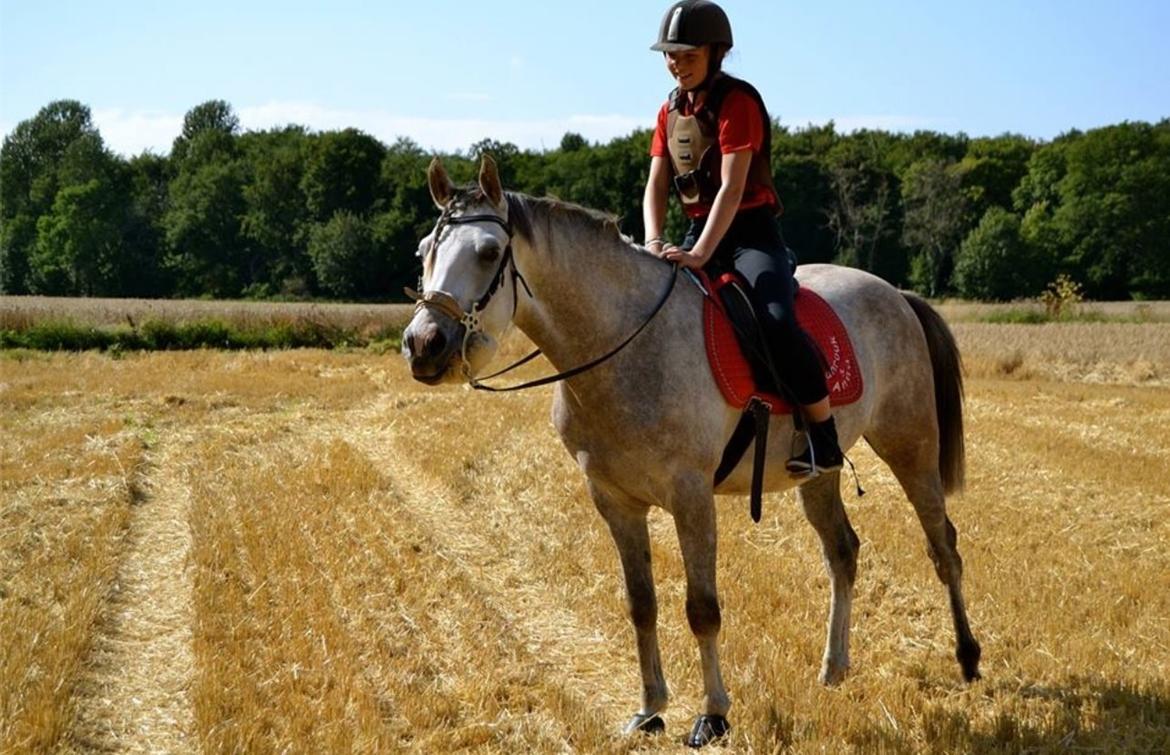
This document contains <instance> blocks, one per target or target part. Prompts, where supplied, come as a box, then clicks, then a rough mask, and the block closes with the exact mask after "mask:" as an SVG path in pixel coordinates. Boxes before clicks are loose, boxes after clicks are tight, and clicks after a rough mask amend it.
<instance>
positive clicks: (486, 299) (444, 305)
mask: <svg viewBox="0 0 1170 755" xmlns="http://www.w3.org/2000/svg"><path fill="white" fill-rule="evenodd" d="M453 205H454V203H452V204H450V205H448V206H447V208H446V209H444V210H443V212H442V214H441V215H439V220H438V222H437V223H436V224H435V230H434V233H432V234H431V243H430V246H429V247H428V248H427V251H426V255H427V256H429V255H431V254H434V253H435V251H436V250H437V249H438V247H439V238H440V236H441V235H442V233H443V230H444V228H445V227H446V226H448V225H461V224H465V223H495V224H496V225H498V226H500V227H501V228H503V229H504V233H506V234H508V245H507V246H506V247H505V248H504V253H503V254H502V255H501V256H500V265H499V267H497V268H496V274H495V275H494V276H492V280H491V282H490V283H489V284H488V287H487V290H486V291H485V292H484V294H483V296H481V297H479V298H478V299H477V300H476V301H475V302H474V303H473V304H472V305H471V309H469V310H464V309H463V307H461V306H460V305H459V301H458V300H457V299H456V298H455V297H454V296H452V295H451V294H449V293H447V292H446V291H441V290H439V289H432V290H430V291H425V290H424V291H423V292H422V293H421V294H420V293H418V292H417V291H415V290H413V289H411V288H406V289H405V291H406V295H407V296H409V297H410V298H411V299H413V300H414V301H415V306H414V309H415V312H416V313H417V312H418V311H419V310H421V309H425V308H428V307H429V308H431V309H436V310H438V311H439V312H442V313H443V314H445V315H447V316H448V317H450V318H451V319H453V320H455V321H457V322H459V323H460V324H461V325H463V329H464V332H463V343H462V346H461V349H460V359H461V360H462V363H463V364H462V370H463V376H464V377H466V378H467V382H468V384H470V385H471V387H472V388H474V389H476V390H479V391H491V392H493V393H507V392H509V391H519V390H523V389H525V388H535V387H537V386H541V385H548V384H550V383H557V382H560V381H561V380H567V379H569V378H571V377H573V376H575V375H580V374H581V373H583V372H586V371H587V370H591V369H593V368H594V367H596V366H598V365H599V364H601V363H602V362H605V361H607V360H608V359H610V358H611V357H613V356H614V355H615V354H617V353H618V352H619V351H621V350H622V349H624V348H625V347H626V346H627V345H628V344H629V343H630V341H633V340H634V338H636V337H637V336H638V334H639V333H641V332H642V331H643V330H644V329H645V328H646V326H647V325H649V324H650V321H651V320H653V319H654V317H655V316H656V315H657V314H658V313H659V311H661V310H662V307H663V306H664V305H665V304H666V300H667V299H669V298H670V294H671V292H672V291H674V284H675V281H676V280H678V270H679V268H678V265H676V264H671V272H670V280H669V281H668V283H667V287H666V290H665V291H663V292H662V296H661V297H659V299H658V303H657V304H655V305H654V309H653V311H651V312H650V314H649V315H648V316H647V317H646V319H645V320H644V321H643V322H642V324H641V325H639V326H638V328H637V329H636V330H635V331H634V332H633V333H631V334H630V335H629V336H627V337H626V339H625V340H623V341H622V342H621V343H619V344H618V345H617V346H615V347H614V348H613V349H611V350H610V351H608V352H606V353H605V354H603V355H602V356H600V357H597V358H596V359H593V360H590V361H589V362H586V363H585V364H582V365H579V366H577V367H574V368H572V369H570V370H565V371H564V372H558V373H557V374H555V375H548V376H546V377H543V378H539V379H537V380H530V381H528V382H526V383H521V384H519V385H512V386H508V387H506V388H496V387H494V386H490V385H485V384H484V383H483V382H482V381H483V380H491V379H492V378H495V377H499V376H500V375H504V374H506V373H508V372H511V371H512V370H514V369H516V368H517V367H520V366H521V365H524V364H527V363H528V362H530V361H532V360H533V359H535V358H536V357H538V356H540V353H541V351H540V349H536V350H535V351H533V352H532V353H531V354H528V355H527V356H525V357H524V358H522V359H520V360H518V361H516V362H513V363H512V364H510V365H508V366H507V367H505V368H504V369H502V370H499V371H498V372H493V373H492V374H490V375H487V376H485V377H483V378H476V377H475V375H473V374H472V372H471V362H470V360H468V358H467V345H468V344H469V343H471V338H472V336H474V335H475V334H476V333H482V332H484V330H483V322H482V319H481V317H480V315H481V314H482V313H483V312H484V310H486V309H487V306H488V304H489V303H490V302H491V298H492V296H493V295H495V293H496V292H497V291H498V290H499V289H500V287H501V286H502V285H503V283H504V276H505V275H506V271H507V270H508V268H509V266H510V267H511V272H512V318H513V319H514V318H515V317H516V308H517V306H518V305H519V301H518V296H519V292H518V289H517V285H516V284H517V283H520V284H523V286H524V291H525V292H526V293H527V294H528V297H529V298H530V299H533V298H535V297H534V296H533V295H532V289H530V288H529V287H528V281H526V280H524V276H523V275H521V274H520V269H519V268H518V267H516V259H515V257H514V255H513V253H512V224H511V223H510V222H508V221H507V220H505V219H504V218H501V217H500V216H499V215H490V214H489V215H453V214H452V213H453V212H454V209H455V208H454V206H453ZM419 287H420V288H422V283H421V279H420V282H419Z"/></svg>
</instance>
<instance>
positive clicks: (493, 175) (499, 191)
mask: <svg viewBox="0 0 1170 755" xmlns="http://www.w3.org/2000/svg"><path fill="white" fill-rule="evenodd" d="M479 188H480V191H482V192H483V193H484V195H485V196H486V197H487V198H488V199H489V200H491V203H492V204H494V205H495V206H496V207H503V206H504V187H503V186H501V185H500V173H499V171H498V170H496V161H495V160H493V159H492V158H491V155H486V154H485V155H484V156H483V159H481V160H480V162H479Z"/></svg>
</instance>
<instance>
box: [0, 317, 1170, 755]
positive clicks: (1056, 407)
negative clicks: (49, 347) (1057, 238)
mask: <svg viewBox="0 0 1170 755" xmlns="http://www.w3.org/2000/svg"><path fill="white" fill-rule="evenodd" d="M1168 327H1170V325H1164V324H1157V323H1154V324H1147V325H1121V324H1117V325H1113V324H1090V325H1084V326H1083V327H1081V326H1076V325H1060V326H1047V325H1046V326H1028V325H996V326H988V325H984V324H980V323H964V324H959V325H957V326H956V333H957V335H958V336H959V339H960V342H961V345H962V346H963V348H964V350H965V353H966V355H967V360H968V364H969V365H970V367H971V371H970V377H969V380H968V385H967V397H968V403H967V443H968V453H969V460H968V461H969V464H968V468H969V473H968V489H967V492H966V493H965V494H964V495H962V496H960V497H956V498H953V499H952V500H951V501H950V504H949V509H950V513H951V518H952V519H953V520H954V522H955V525H956V526H957V528H958V530H959V538H960V540H959V543H960V549H961V552H962V554H963V557H964V561H965V567H966V570H965V572H966V581H965V586H966V593H967V599H968V604H969V607H970V611H971V616H972V621H973V624H974V628H975V631H976V633H977V635H978V637H979V639H980V640H981V641H982V643H983V650H984V665H983V674H984V679H983V680H982V681H981V682H978V683H976V684H974V685H970V686H968V685H964V684H963V683H962V681H961V679H960V676H959V671H958V667H957V664H955V662H954V660H953V659H952V652H953V640H952V634H951V628H950V615H949V611H948V609H947V606H946V602H945V601H946V598H945V591H944V590H943V588H942V586H941V585H940V584H938V582H937V581H936V579H935V577H934V572H933V569H932V567H931V565H930V562H929V559H928V558H927V556H926V554H925V549H924V543H923V538H922V534H921V530H920V529H919V527H918V524H917V521H916V519H915V517H914V514H913V512H912V510H911V508H910V506H909V504H908V503H907V502H906V500H905V498H904V497H903V495H902V494H901V492H900V490H899V489H898V487H897V484H896V482H895V481H894V480H893V478H892V476H891V475H890V474H889V472H888V471H887V470H886V469H885V467H883V466H881V465H880V463H879V462H878V461H877V460H876V458H875V457H874V456H873V454H872V453H871V452H869V450H868V449H867V448H865V447H864V445H862V446H860V447H858V448H857V449H856V452H855V461H856V462H857V464H858V472H859V474H860V475H861V478H862V481H863V483H864V485H865V487H866V488H867V490H868V495H866V496H865V498H863V499H857V498H855V497H854V496H853V495H852V494H848V495H847V498H846V507H847V509H848V511H849V515H850V517H851V518H852V520H853V523H854V526H855V527H856V529H857V531H858V533H859V535H860V536H861V539H862V547H861V556H860V565H859V576H858V583H857V595H856V599H855V603H854V616H853V645H852V649H853V670H852V673H851V676H850V677H849V678H848V679H847V680H846V681H845V682H844V684H843V685H841V686H840V687H838V688H835V689H826V688H822V687H820V686H819V685H818V684H817V682H816V675H817V672H818V670H819V663H820V654H821V649H822V640H823V624H824V620H825V615H826V609H827V601H828V581H827V578H826V576H825V574H824V570H823V567H822V565H821V556H820V544H819V541H818V540H817V538H816V536H815V535H814V533H813V531H812V529H811V528H810V527H809V526H808V524H807V523H806V522H805V521H804V519H803V516H802V515H801V514H800V512H799V509H798V507H797V506H795V501H794V498H793V497H792V496H791V495H788V494H783V495H771V496H768V497H766V499H765V504H764V519H763V521H762V522H761V524H759V525H754V524H752V522H751V520H750V518H749V517H748V514H747V510H746V508H747V507H746V501H745V500H744V499H740V498H727V499H721V501H720V510H719V517H720V519H719V525H720V531H719V547H720V554H719V560H720V564H719V568H720V587H721V599H722V604H723V609H724V631H723V634H722V635H721V645H722V656H723V661H724V673H725V675H726V681H727V684H728V688H729V691H730V693H731V695H732V698H733V701H734V705H733V708H732V711H731V715H730V718H731V721H732V724H733V726H734V727H735V728H734V729H733V730H732V733H731V735H730V742H729V746H728V748H727V751H733V752H769V753H770V752H850V751H852V752H872V751H882V752H989V751H996V752H1000V751H1009V752H1018V751H1027V752H1063V751H1069V750H1089V751H1106V752H1166V751H1167V749H1170V683H1168V682H1167V680H1168V679H1170V555H1168V553H1167V551H1166V547H1165V546H1166V543H1167V542H1170V490H1168V488H1167V484H1166V480H1167V479H1170V433H1167V432H1166V428H1167V427H1170V389H1168V388H1167V387H1166V385H1165V380H1166V377H1167V375H1170V356H1168V355H1167V353H1166V349H1167V345H1166V344H1167V343H1168V342H1170V338H1167V337H1166V335H1167V333H1166V330H1165V328H1168ZM1114 328H1117V330H1113V329H1114ZM1045 329H1047V330H1045ZM1037 334H1040V335H1041V336H1042V337H1039V338H1038V337H1037ZM1127 339H1128V340H1127ZM520 348H521V347H520V345H516V346H514V350H515V351H519V350H520ZM1017 352H1018V355H1019V356H1018V361H1019V363H1018V364H1017V365H1016V366H1015V367H1013V368H1011V369H1007V368H1006V366H1005V365H1008V364H1010V363H1012V362H1015V361H1017ZM1139 359H1140V360H1148V361H1149V362H1150V363H1151V364H1152V365H1153V367H1152V368H1151V369H1152V370H1153V375H1152V377H1151V376H1146V375H1145V374H1144V373H1141V372H1140V370H1139V371H1135V366H1134V365H1135V364H1136V361H1134V360H1139ZM1050 364H1062V365H1081V366H1082V367H1080V368H1077V369H1072V368H1068V369H1065V368H1063V367H1062V368H1059V369H1055V368H1054V369H1051V370H1050V369H1048V367H1046V365H1050ZM1089 365H1113V367H1112V368H1109V369H1108V370H1106V369H1105V368H1104V367H1101V368H1096V367H1094V368H1092V369H1090V368H1089ZM541 369H542V368H541V367H540V366H535V367H532V368H530V369H526V371H525V374H526V375H528V376H534V375H536V374H538V373H539V372H540V371H541ZM549 396H550V389H540V390H537V391H533V392H530V393H523V394H518V395H517V394H512V395H506V396H485V395H482V394H477V393H472V392H469V391H466V390H464V389H461V388H441V389H427V388H425V387H423V386H419V385H417V384H415V383H413V382H412V381H411V380H410V379H409V376H408V374H407V370H406V368H405V365H404V364H403V362H402V360H401V359H400V358H399V357H397V356H395V355H386V356H379V355H376V354H373V353H369V352H364V351H360V352H359V351H350V352H346V351H331V352H325V351H310V350H303V351H288V352H245V353H225V352H215V351H193V352H166V353H154V354H145V353H133V354H126V355H122V356H120V357H118V356H114V355H103V354H97V353H83V354H35V353H29V352H23V353H20V354H18V355H15V356H8V357H5V356H3V355H0V452H2V459H0V474H2V479H0V495H2V496H3V498H2V501H0V554H2V557H0V752H29V751H33V752H44V751H49V752H91V751H103V752H106V751H108V752H123V751H125V752H147V751H155V752H209V753H227V752H232V753H235V752H285V751H291V752H403V751H405V752H428V753H429V752H449V751H461V750H472V751H476V752H500V753H503V752H509V753H510V752H521V751H524V752H528V751H534V752H563V751H578V752H625V751H628V750H629V749H631V748H632V747H636V748H637V749H638V750H639V751H648V752H657V751H671V752H673V751H678V750H679V749H681V748H680V745H679V740H680V738H681V736H682V735H683V733H684V732H685V730H686V729H687V728H688V727H689V723H690V719H691V716H692V715H693V714H694V712H695V710H696V706H697V704H698V700H699V698H700V696H701V684H700V675H699V668H698V654H697V651H696V648H695V645H694V642H693V640H692V638H691V635H690V630H689V629H688V627H687V622H686V618H685V615H684V600H685V594H684V585H683V570H682V564H681V560H680V558H679V554H678V549H677V544H676V541H675V536H674V532H673V527H672V525H671V523H670V521H669V518H668V517H667V516H665V515H663V514H661V513H660V512H658V513H655V514H653V515H652V516H651V534H652V541H653V544H652V555H653V559H654V567H655V574H656V577H657V579H658V582H659V599H660V604H661V605H660V610H659V622H660V640H661V643H662V649H663V662H664V670H665V673H666V677H667V680H668V682H669V683H670V686H671V691H672V694H673V699H672V704H671V707H670V709H669V710H668V711H667V715H666V717H667V722H668V735H667V736H666V737H664V738H659V739H656V740H650V741H647V742H641V741H634V742H629V741H627V740H624V739H622V738H621V737H620V736H619V735H618V734H617V729H618V727H619V725H620V724H621V723H623V722H624V721H625V719H626V718H627V717H628V716H629V715H630V714H631V713H632V712H633V711H634V710H635V708H636V707H637V704H638V699H639V693H640V682H639V679H638V674H637V669H636V664H635V661H634V647H633V633H632V631H631V629H630V627H629V623H628V620H627V619H626V618H625V607H624V590H623V588H622V584H621V575H620V570H619V568H618V563H617V558H616V553H615V550H614V547H613V545H612V543H611V542H610V539H609V535H608V533H607V531H606V530H605V527H604V525H603V524H602V522H601V521H600V519H599V517H598V516H597V515H596V513H595V512H594V510H593V508H592V504H591V503H590V502H589V500H588V497H587V495H586V494H585V491H584V485H583V480H582V477H581V475H580V473H579V472H578V471H577V469H576V467H575V465H574V464H573V463H572V460H571V459H570V458H569V457H568V455H567V454H565V453H564V451H563V450H562V449H561V447H560V444H559V441H558V440H557V438H556V435H555V432H554V430H553V429H552V427H551V426H550V423H549V419H548V414H549V401H550V399H549Z"/></svg>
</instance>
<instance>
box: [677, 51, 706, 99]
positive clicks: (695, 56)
mask: <svg viewBox="0 0 1170 755" xmlns="http://www.w3.org/2000/svg"><path fill="white" fill-rule="evenodd" d="M710 62H711V46H710V45H703V46H702V47H696V48H695V49H693V50H683V51H682V52H668V53H666V70H667V71H669V72H670V75H671V76H673V77H674V80H675V81H677V82H678V85H679V86H680V87H682V88H683V91H689V90H691V89H694V88H695V87H697V86H699V85H700V84H702V83H703V80H704V79H706V78H707V67H708V66H709V65H710Z"/></svg>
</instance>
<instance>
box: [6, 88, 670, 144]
mask: <svg viewBox="0 0 1170 755" xmlns="http://www.w3.org/2000/svg"><path fill="white" fill-rule="evenodd" d="M464 95H465V96H468V97H478V96H480V95H477V94H474V93H464ZM236 113H237V115H239V118H240V125H241V127H242V128H243V129H244V130H247V131H259V130H264V129H269V128H274V127H281V126H287V125H290V124H296V125H302V126H306V127H308V128H310V129H312V130H315V131H332V130H340V129H343V128H350V127H352V128H357V129H361V130H362V131H365V132H366V133H368V134H371V135H373V136H375V137H377V138H378V139H380V140H381V141H382V142H384V143H386V144H392V143H393V142H394V141H395V140H396V139H398V138H399V137H402V136H405V137H409V138H410V139H413V140H414V141H415V142H417V143H419V144H420V145H422V146H423V147H424V148H427V149H433V150H439V151H444V152H450V151H455V150H466V149H467V148H468V147H470V146H471V145H472V144H474V143H476V142H478V141H480V140H482V139H487V138H491V139H496V140H498V141H505V142H512V143H513V144H516V145H518V146H519V147H521V148H528V149H553V148H555V147H556V146H557V145H559V144H560V142H561V137H562V136H564V134H565V132H566V131H574V132H576V133H579V134H581V135H582V136H584V137H585V138H586V139H588V140H589V141H594V142H607V141H609V140H611V139H613V138H615V137H619V136H625V135H626V134H629V133H630V132H631V131H633V130H635V129H638V128H644V127H646V126H647V123H646V120H645V119H644V118H636V117H632V116H623V115H570V116H565V117H559V118H546V119H536V120H493V119H486V118H482V119H481V118H422V117H412V116H405V115H399V114H395V113H390V112H386V111H383V110H341V109H331V108H325V107H322V106H320V105H315V104H312V103H303V102H270V103H266V104H264V105H257V106H251V107H241V108H238V109H237V110H236ZM93 118H94V123H95V125H96V126H97V127H98V130H99V131H100V132H101V134H102V138H103V139H104V140H105V142H106V145H107V146H109V147H110V149H112V150H114V151H115V152H118V153H120V154H122V155H125V156H131V155H136V154H139V153H141V152H143V151H147V150H149V151H152V152H156V153H160V154H167V153H169V152H170V150H171V145H172V143H173V142H174V140H175V137H176V136H178V135H179V132H180V131H181V130H182V127H183V116H182V115H178V114H171V113H158V112H150V111H137V112H135V111H126V110H121V109H114V108H110V109H99V110H94V111H93ZM7 132H8V129H7V128H6V129H4V131H3V133H7Z"/></svg>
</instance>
